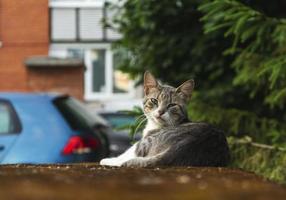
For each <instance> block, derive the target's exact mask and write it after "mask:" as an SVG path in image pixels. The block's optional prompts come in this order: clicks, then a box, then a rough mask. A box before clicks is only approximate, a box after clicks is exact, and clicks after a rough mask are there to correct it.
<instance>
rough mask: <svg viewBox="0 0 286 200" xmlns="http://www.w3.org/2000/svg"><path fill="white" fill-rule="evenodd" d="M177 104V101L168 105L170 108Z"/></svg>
mask: <svg viewBox="0 0 286 200" xmlns="http://www.w3.org/2000/svg"><path fill="white" fill-rule="evenodd" d="M176 105H177V104H175V103H170V104H169V105H168V108H172V107H174V106H176Z"/></svg>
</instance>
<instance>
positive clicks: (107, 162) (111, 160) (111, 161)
mask: <svg viewBox="0 0 286 200" xmlns="http://www.w3.org/2000/svg"><path fill="white" fill-rule="evenodd" d="M99 164H100V165H105V166H116V167H119V166H120V165H121V163H119V162H118V160H117V159H115V158H104V159H102V160H101V161H100V162H99Z"/></svg>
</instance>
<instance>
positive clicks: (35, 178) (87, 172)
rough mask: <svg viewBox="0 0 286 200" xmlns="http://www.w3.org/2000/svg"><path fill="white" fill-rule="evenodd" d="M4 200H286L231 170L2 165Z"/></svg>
mask: <svg viewBox="0 0 286 200" xmlns="http://www.w3.org/2000/svg"><path fill="white" fill-rule="evenodd" d="M0 172H1V173H0V182H1V190H0V196H1V199H15V200H20V199H23V200H24V199H29V200H34V199H35V200H39V199H53V200H57V199H61V200H65V199H70V200H73V199H74V200H78V199H92V200H95V199H108V200H113V199H114V200H115V199H116V200H117V199H124V200H134V199H138V200H140V199H142V200H146V199H162V200H163V199H174V200H177V199H187V200H189V199H195V200H224V199H231V200H256V199H258V200H260V199H261V200H268V199H269V200H272V199H275V200H284V199H285V197H286V188H285V187H284V186H280V185H278V184H275V183H273V182H269V181H267V180H264V179H262V178H261V177H259V176H256V175H254V174H252V173H247V172H244V171H241V170H235V169H227V168H195V167H184V168H183V167H182V168H150V169H135V168H116V167H114V168H111V167H102V166H99V165H97V164H96V163H91V164H87V163H81V164H71V165H2V166H0Z"/></svg>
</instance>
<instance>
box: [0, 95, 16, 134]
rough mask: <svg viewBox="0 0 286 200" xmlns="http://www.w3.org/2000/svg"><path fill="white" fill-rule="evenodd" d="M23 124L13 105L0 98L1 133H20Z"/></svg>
mask: <svg viewBox="0 0 286 200" xmlns="http://www.w3.org/2000/svg"><path fill="white" fill-rule="evenodd" d="M20 131H21V125H20V121H19V118H18V117H17V114H16V112H15V110H14V109H13V107H12V105H11V104H10V103H9V102H8V101H3V100H0V134H9V133H19V132H20Z"/></svg>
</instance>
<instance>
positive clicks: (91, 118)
mask: <svg viewBox="0 0 286 200" xmlns="http://www.w3.org/2000/svg"><path fill="white" fill-rule="evenodd" d="M54 104H55V105H56V107H57V108H58V110H59V111H60V113H61V114H62V115H63V117H64V118H65V119H66V121H67V122H68V124H69V125H70V127H71V128H72V129H73V130H86V129H89V128H91V127H92V126H95V125H98V124H101V125H106V124H107V123H106V122H105V120H104V119H102V118H101V117H99V116H96V115H94V114H92V113H91V112H89V111H88V110H87V108H86V106H85V105H84V104H82V103H81V102H80V101H78V100H76V99H74V98H71V97H61V98H57V99H56V100H54Z"/></svg>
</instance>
